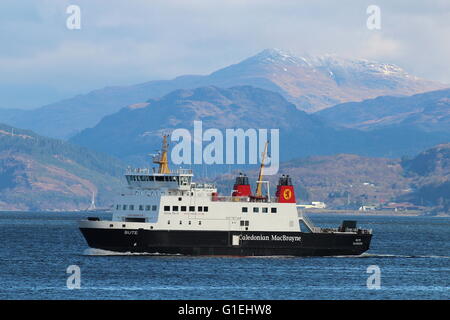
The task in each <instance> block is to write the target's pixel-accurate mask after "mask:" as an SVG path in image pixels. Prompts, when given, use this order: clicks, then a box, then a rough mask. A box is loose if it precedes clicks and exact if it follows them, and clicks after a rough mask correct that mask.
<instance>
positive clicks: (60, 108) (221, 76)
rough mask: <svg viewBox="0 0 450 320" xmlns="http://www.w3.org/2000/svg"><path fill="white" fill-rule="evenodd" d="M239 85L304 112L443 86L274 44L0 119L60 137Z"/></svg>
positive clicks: (389, 67) (381, 66)
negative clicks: (140, 109)
mask: <svg viewBox="0 0 450 320" xmlns="http://www.w3.org/2000/svg"><path fill="white" fill-rule="evenodd" d="M242 85H250V86H254V87H260V88H263V89H267V90H271V91H275V92H277V93H280V94H281V95H282V96H283V97H285V98H286V99H287V100H288V101H290V102H292V103H294V104H295V105H296V107H297V108H298V109H300V110H305V111H308V112H312V111H317V110H321V109H324V108H327V107H330V106H332V105H335V104H338V103H341V102H347V101H359V100H363V99H368V98H373V97H376V96H380V95H409V94H414V93H418V92H425V91H430V90H436V89H441V88H444V87H446V86H445V85H443V84H440V83H436V82H432V81H427V80H422V79H419V78H417V77H414V76H412V75H409V74H408V73H406V72H405V71H403V70H402V69H401V68H399V67H397V66H395V65H391V64H384V63H378V62H373V61H367V60H358V59H345V58H340V57H337V56H334V55H323V56H315V57H313V56H304V57H300V56H296V55H293V54H289V53H286V52H284V51H281V50H278V49H266V50H264V51H262V52H260V53H258V54H256V55H255V56H252V57H249V58H247V59H245V60H243V61H241V62H239V63H237V64H233V65H230V66H227V67H225V68H222V69H220V70H217V71H215V72H213V73H211V74H209V75H185V76H179V77H177V78H175V79H172V80H158V81H149V82H145V83H141V84H137V85H131V86H115V87H106V88H103V89H99V90H95V91H92V92H89V93H87V94H82V95H78V96H75V97H73V98H70V99H66V100H62V101H59V102H56V103H53V104H49V105H46V106H43V107H40V108H38V109H35V110H30V111H26V112H23V110H15V111H14V110H13V111H11V110H10V111H8V112H7V114H5V113H4V112H2V111H1V110H0V121H3V122H7V123H9V124H11V125H14V126H18V127H21V128H27V129H31V130H34V131H35V132H38V133H40V134H43V135H46V136H50V137H55V138H64V139H66V138H69V137H71V136H74V135H75V134H77V133H79V132H80V131H81V130H83V129H85V128H90V127H93V126H95V125H96V124H97V123H98V122H99V121H100V120H101V119H102V118H103V117H104V116H106V115H109V114H113V113H115V112H117V111H119V109H121V108H122V107H125V106H127V105H131V104H136V103H140V102H143V101H146V100H147V99H149V98H159V97H162V96H164V95H166V94H168V93H169V92H172V91H174V90H176V89H194V88H197V87H204V86H218V87H225V88H226V87H233V86H242Z"/></svg>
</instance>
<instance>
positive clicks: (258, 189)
mask: <svg viewBox="0 0 450 320" xmlns="http://www.w3.org/2000/svg"><path fill="white" fill-rule="evenodd" d="M268 144H269V141H266V144H265V146H264V151H263V153H262V157H261V167H260V168H259V175H258V180H257V181H256V192H255V196H256V197H258V198H259V197H262V179H263V170H264V161H265V160H266V155H267V145H268Z"/></svg>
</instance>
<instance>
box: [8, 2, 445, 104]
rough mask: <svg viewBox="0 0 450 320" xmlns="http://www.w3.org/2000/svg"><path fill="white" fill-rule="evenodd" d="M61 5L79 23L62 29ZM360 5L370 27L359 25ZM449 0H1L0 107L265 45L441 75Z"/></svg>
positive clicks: (149, 76) (222, 59) (234, 56)
mask: <svg viewBox="0 0 450 320" xmlns="http://www.w3.org/2000/svg"><path fill="white" fill-rule="evenodd" d="M70 5H77V6H78V7H79V8H80V29H69V28H68V27H67V20H68V19H69V20H70V21H73V20H72V19H71V13H67V12H66V10H67V8H68V7H69V6H70ZM370 5H376V6H378V8H379V9H380V29H372V30H371V29H369V28H368V27H367V20H368V19H369V18H370V16H371V13H369V14H368V13H367V8H368V7H369V6H370ZM449 40H450V1H449V0H427V1H424V0H417V1H416V0H395V1H392V0H390V1H384V0H383V1H378V0H370V1H365V0H351V1H350V0H341V1H335V0H334V1H331V0H330V1H326V0H315V1H314V0H309V1H304V0H296V1H294V0H223V1H218V0H216V1H213V0H161V1H160V0H127V1H125V0H34V1H33V0H20V1H17V0H2V1H1V2H0V98H1V99H0V108H23V109H30V108H36V107H40V106H42V105H45V104H48V103H51V102H56V101H58V100H61V99H65V98H70V97H72V96H74V95H77V94H83V93H87V92H89V91H92V90H95V89H99V88H103V87H106V86H114V85H131V84H136V83H141V82H146V81H150V80H160V79H171V78H173V77H176V76H179V75H183V74H209V73H211V72H213V71H215V70H217V69H219V68H223V67H225V66H227V65H230V64H233V63H237V62H239V61H241V60H243V59H245V58H247V57H249V56H252V55H254V54H256V53H258V52H260V51H262V50H263V49H266V48H279V49H282V50H286V51H289V52H292V53H295V54H299V55H301V54H312V55H314V54H326V53H332V54H337V55H340V56H344V57H348V58H364V59H369V60H375V61H379V62H386V63H393V64H396V65H398V66H400V67H402V68H403V69H405V70H406V71H407V72H409V73H411V74H413V75H416V76H419V77H422V78H426V79H430V80H436V81H441V82H444V83H450V41H449Z"/></svg>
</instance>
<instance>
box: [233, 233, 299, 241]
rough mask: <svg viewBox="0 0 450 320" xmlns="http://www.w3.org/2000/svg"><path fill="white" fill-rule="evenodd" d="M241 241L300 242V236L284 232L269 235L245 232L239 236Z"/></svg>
mask: <svg viewBox="0 0 450 320" xmlns="http://www.w3.org/2000/svg"><path fill="white" fill-rule="evenodd" d="M239 239H240V240H241V241H288V242H296V241H297V242H300V241H302V237H300V236H288V235H285V234H282V235H278V234H272V235H270V236H268V235H263V234H245V235H241V236H239Z"/></svg>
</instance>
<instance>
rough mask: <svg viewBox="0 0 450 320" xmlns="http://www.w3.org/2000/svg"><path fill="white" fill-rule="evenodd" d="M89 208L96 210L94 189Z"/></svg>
mask: <svg viewBox="0 0 450 320" xmlns="http://www.w3.org/2000/svg"><path fill="white" fill-rule="evenodd" d="M88 210H95V192H94V191H92V197H91V205H90V206H89V208H88Z"/></svg>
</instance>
